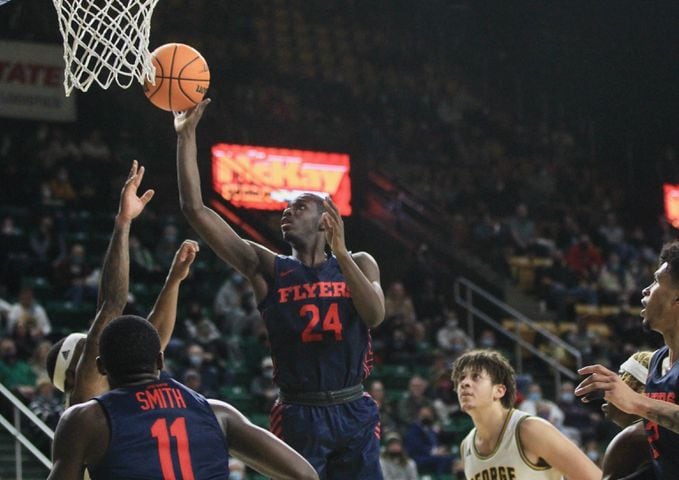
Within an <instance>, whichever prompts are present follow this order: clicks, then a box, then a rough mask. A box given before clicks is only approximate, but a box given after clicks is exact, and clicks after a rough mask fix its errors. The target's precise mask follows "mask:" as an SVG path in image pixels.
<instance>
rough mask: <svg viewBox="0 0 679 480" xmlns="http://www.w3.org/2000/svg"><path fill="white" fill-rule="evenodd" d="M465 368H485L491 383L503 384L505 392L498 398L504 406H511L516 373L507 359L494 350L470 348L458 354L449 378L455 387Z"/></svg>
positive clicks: (474, 369)
mask: <svg viewBox="0 0 679 480" xmlns="http://www.w3.org/2000/svg"><path fill="white" fill-rule="evenodd" d="M465 369H471V371H472V372H480V371H481V370H485V371H486V372H488V375H489V376H490V380H491V381H492V382H493V385H504V386H505V388H506V392H505V394H504V396H503V397H502V399H501V400H500V401H501V403H502V406H503V407H505V408H512V407H513V406H514V401H515V400H516V373H515V372H514V368H513V367H512V366H511V365H510V364H509V361H508V360H507V359H506V358H505V357H504V356H503V355H502V354H500V353H499V352H496V351H495V350H471V351H469V352H467V353H464V354H463V355H462V356H460V357H459V358H458V359H457V360H455V363H453V373H452V374H451V376H450V379H451V380H452V381H453V386H454V388H455V389H457V384H458V383H459V381H460V379H461V378H462V373H463V372H464V370H465Z"/></svg>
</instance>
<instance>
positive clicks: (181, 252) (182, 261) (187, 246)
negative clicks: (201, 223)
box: [168, 240, 200, 282]
mask: <svg viewBox="0 0 679 480" xmlns="http://www.w3.org/2000/svg"><path fill="white" fill-rule="evenodd" d="M199 250H200V247H199V246H198V242H196V241H195V240H184V242H183V243H182V244H181V246H180V247H179V249H178V250H177V253H175V255H174V260H172V266H171V267H170V273H168V278H169V279H170V280H174V281H177V282H181V281H182V280H184V279H185V278H186V277H187V276H188V274H189V269H190V268H191V265H192V264H193V261H194V260H195V259H196V255H198V251H199Z"/></svg>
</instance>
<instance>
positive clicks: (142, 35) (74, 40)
mask: <svg viewBox="0 0 679 480" xmlns="http://www.w3.org/2000/svg"><path fill="white" fill-rule="evenodd" d="M52 1H53V2H54V7H55V8H56V10H57V15H58V17H59V30H60V31H61V35H62V36H63V38H64V62H65V64H66V66H65V69H64V91H65V92H66V96H67V97H68V96H69V95H70V94H71V92H72V91H73V89H74V88H75V89H77V90H81V91H83V92H86V91H87V90H88V89H89V88H90V86H91V85H92V83H93V82H96V83H97V84H98V85H99V86H100V87H101V88H103V89H107V88H108V87H109V86H110V85H111V84H112V83H113V82H114V81H115V82H116V83H117V84H118V86H120V87H121V88H128V87H129V86H130V85H131V84H132V82H134V81H135V80H136V81H137V82H139V83H143V82H144V79H145V78H146V79H148V80H149V81H151V82H153V79H154V78H155V68H154V66H153V63H152V62H151V59H150V52H149V35H150V30H151V16H152V15H153V9H154V8H155V6H156V4H157V3H158V0H52Z"/></svg>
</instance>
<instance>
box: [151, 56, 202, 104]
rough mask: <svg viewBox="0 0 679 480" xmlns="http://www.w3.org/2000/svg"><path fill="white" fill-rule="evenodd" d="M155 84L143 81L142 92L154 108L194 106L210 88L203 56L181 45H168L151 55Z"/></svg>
mask: <svg viewBox="0 0 679 480" xmlns="http://www.w3.org/2000/svg"><path fill="white" fill-rule="evenodd" d="M151 60H152V61H153V65H154V66H155V67H156V77H155V79H156V83H155V85H154V84H152V83H151V82H149V81H145V82H144V93H145V94H146V96H147V97H148V99H149V100H151V103H153V104H154V105H155V106H156V107H158V108H162V109H163V110H167V111H175V112H177V111H182V110H187V109H189V108H191V107H193V106H195V105H196V104H197V103H198V102H200V101H201V100H202V99H203V97H204V96H205V92H207V89H208V87H209V86H210V69H209V68H208V66H207V62H206V61H205V59H204V58H203V56H202V55H201V54H200V53H199V52H198V51H197V50H196V49H195V48H193V47H190V46H188V45H184V44H183V43H167V44H165V45H161V46H160V47H158V48H156V49H155V50H154V51H153V52H152V53H151Z"/></svg>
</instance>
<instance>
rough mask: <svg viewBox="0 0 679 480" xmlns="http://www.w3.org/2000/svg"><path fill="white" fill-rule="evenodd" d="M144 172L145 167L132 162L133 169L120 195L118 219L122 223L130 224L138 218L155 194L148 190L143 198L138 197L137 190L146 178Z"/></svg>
mask: <svg viewBox="0 0 679 480" xmlns="http://www.w3.org/2000/svg"><path fill="white" fill-rule="evenodd" d="M144 171H145V169H144V167H139V163H138V162H137V161H136V160H133V161H132V168H131V169H130V173H129V175H128V176H127V180H126V181H125V185H123V190H122V192H121V194H120V205H119V207H118V218H119V219H120V220H122V221H127V222H130V221H132V220H134V219H135V218H137V217H138V216H139V214H140V213H141V212H142V211H143V210H144V207H146V204H147V203H149V202H150V201H151V199H152V198H153V195H154V194H155V192H154V191H153V190H146V191H145V192H144V194H143V195H142V196H141V197H139V196H137V189H138V188H139V185H140V184H141V181H142V179H143V178H144Z"/></svg>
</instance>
